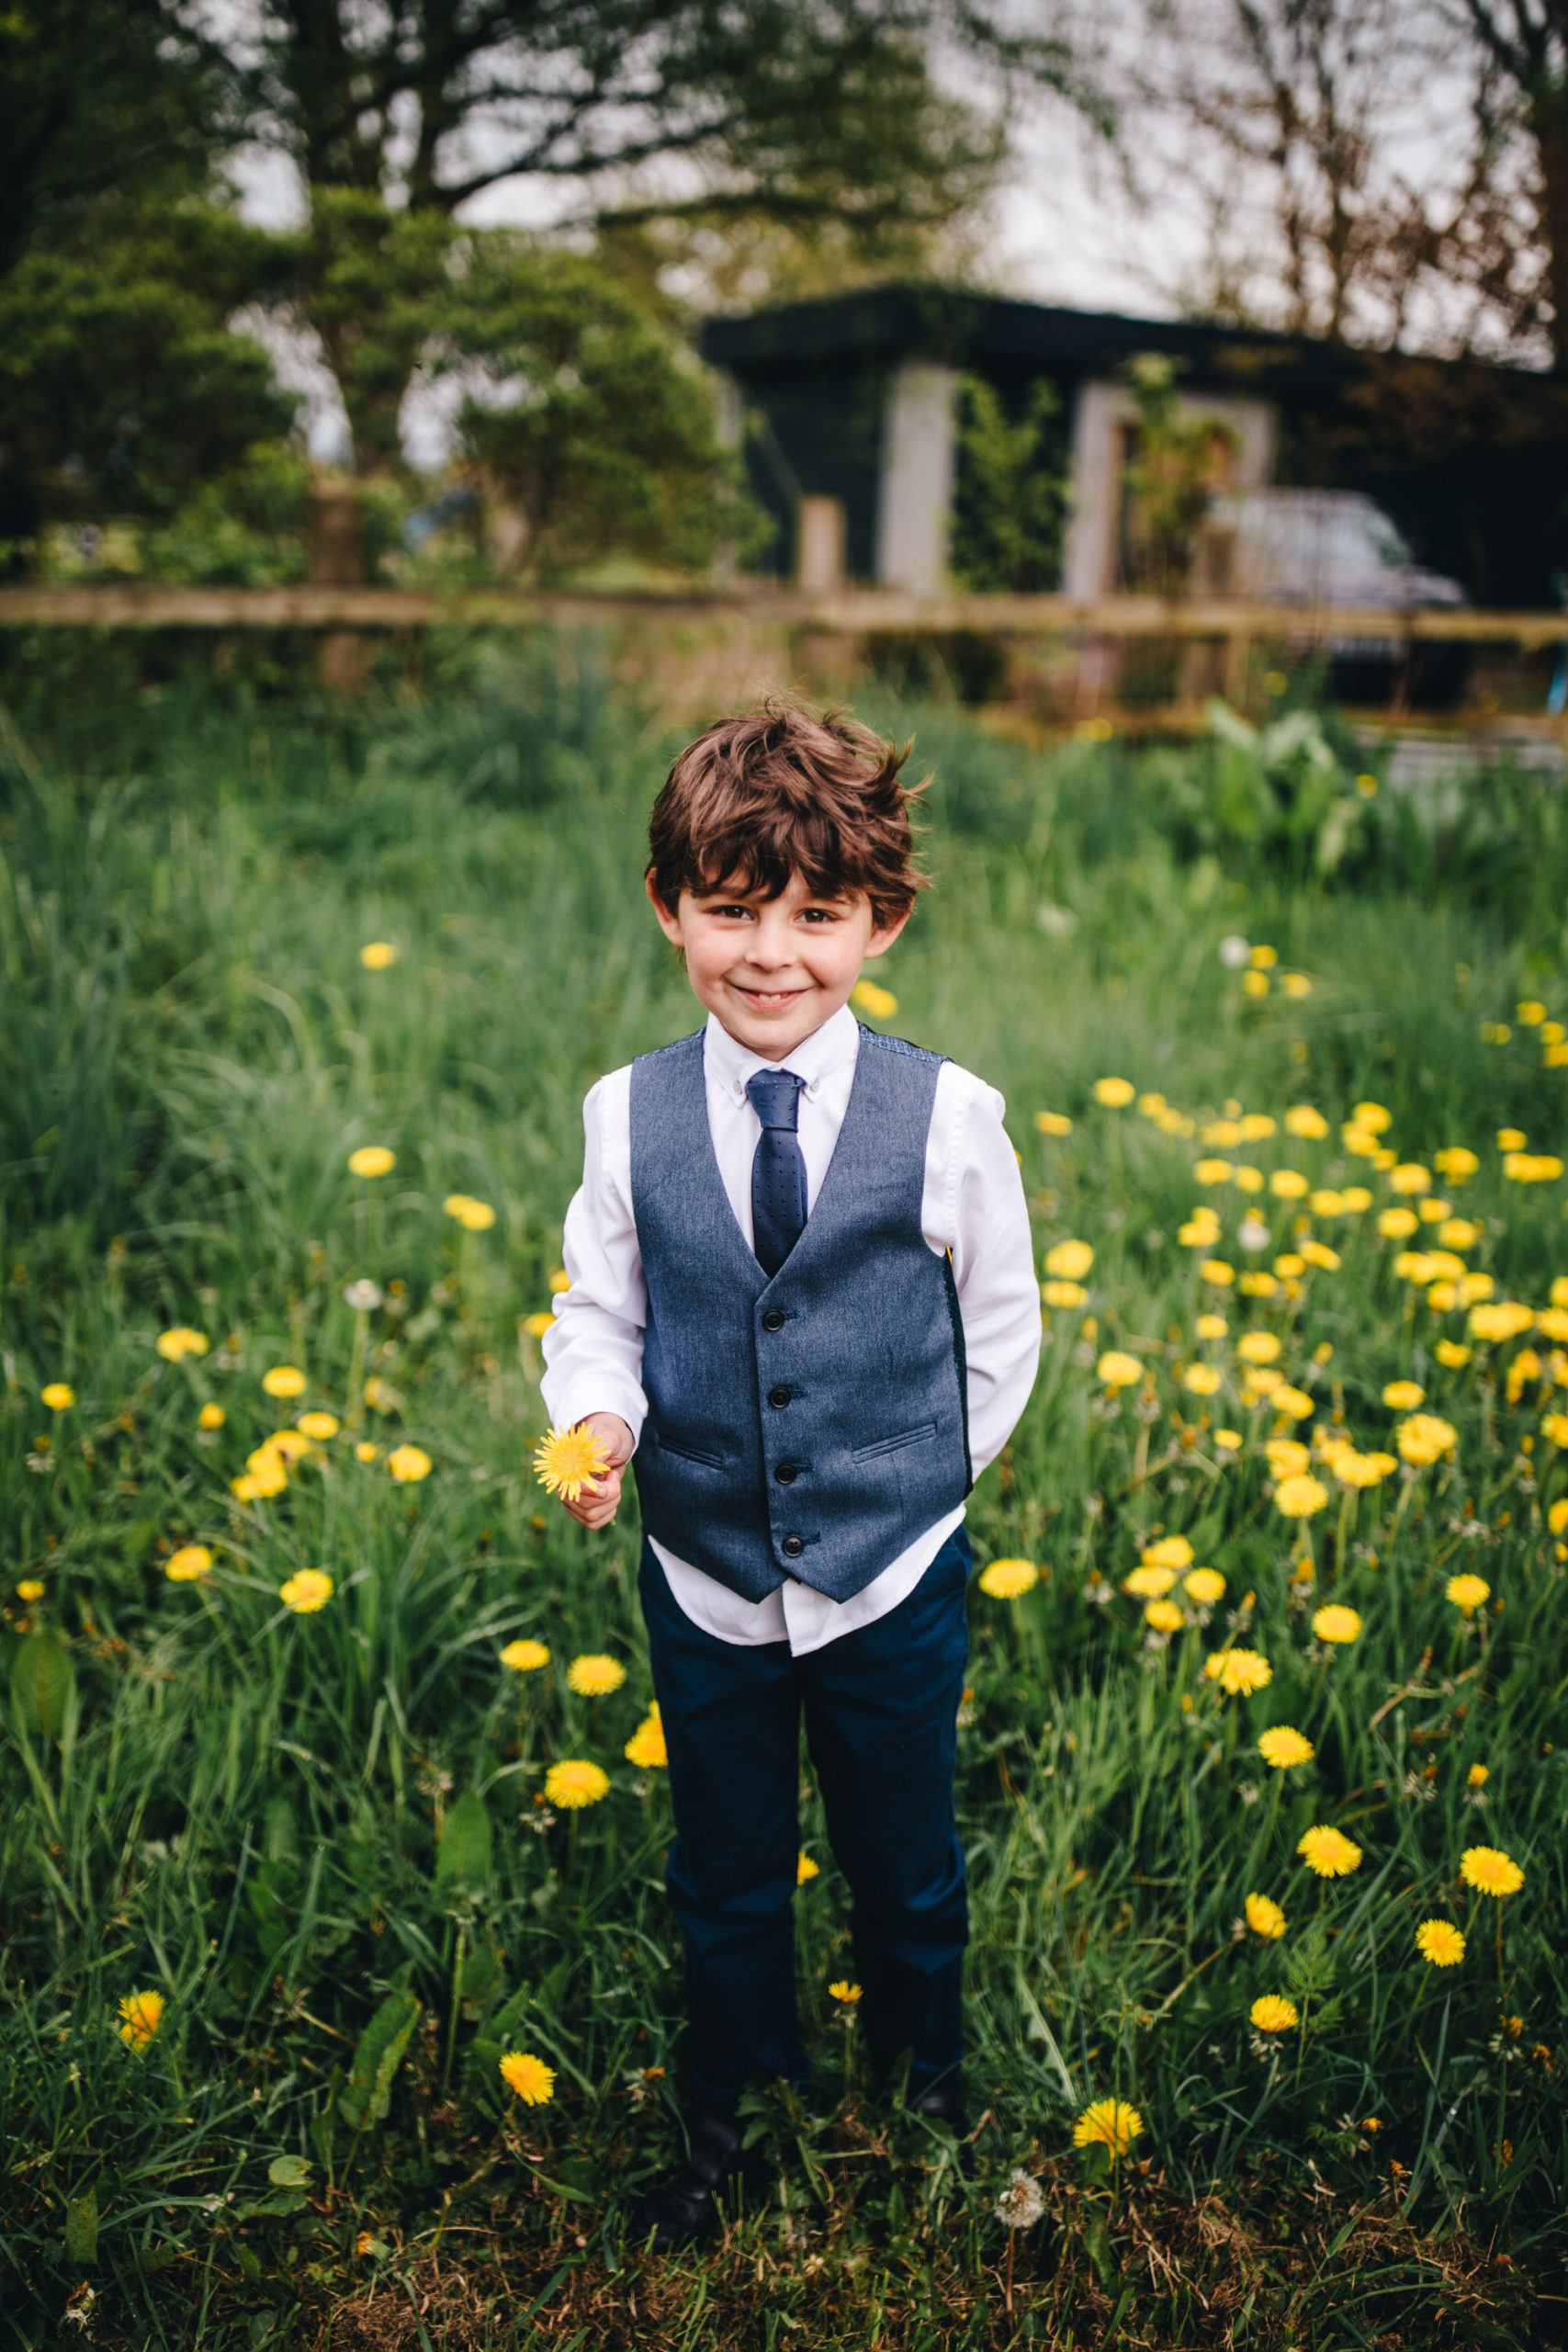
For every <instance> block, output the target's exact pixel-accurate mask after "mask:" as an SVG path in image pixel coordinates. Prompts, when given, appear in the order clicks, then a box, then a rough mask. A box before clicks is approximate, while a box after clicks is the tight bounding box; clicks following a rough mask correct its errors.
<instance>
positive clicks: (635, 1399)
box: [541, 1372, 648, 1453]
mask: <svg viewBox="0 0 1568 2352" xmlns="http://www.w3.org/2000/svg"><path fill="white" fill-rule="evenodd" d="M545 1387H548V1394H547V1395H546V1396H545V1409H546V1411H547V1413H548V1414H549V1417H550V1421H551V1424H552V1426H553V1427H554V1428H556V1429H563V1430H564V1429H570V1428H571V1427H572V1426H573V1424H574V1423H576V1422H578V1421H585V1420H586V1419H588V1416H589V1414H590V1413H618V1414H619V1415H620V1417H621V1419H622V1420H623V1421H625V1423H626V1427H627V1429H629V1430H630V1431H631V1433H632V1451H633V1452H634V1453H635V1452H636V1451H637V1440H638V1439H639V1438H640V1437H641V1435H642V1425H643V1422H644V1421H645V1420H646V1419H647V1418H648V1399H647V1397H645V1396H644V1395H643V1393H642V1390H641V1389H640V1388H639V1387H638V1386H637V1384H636V1382H635V1381H626V1382H623V1381H619V1380H617V1379H616V1378H615V1374H613V1373H604V1372H586V1373H577V1374H573V1375H572V1376H571V1377H570V1379H569V1380H567V1381H566V1382H565V1383H564V1384H563V1385H562V1386H561V1387H559V1388H556V1387H554V1386H553V1385H549V1384H548V1383H544V1384H541V1390H542V1392H543V1389H544V1388H545Z"/></svg>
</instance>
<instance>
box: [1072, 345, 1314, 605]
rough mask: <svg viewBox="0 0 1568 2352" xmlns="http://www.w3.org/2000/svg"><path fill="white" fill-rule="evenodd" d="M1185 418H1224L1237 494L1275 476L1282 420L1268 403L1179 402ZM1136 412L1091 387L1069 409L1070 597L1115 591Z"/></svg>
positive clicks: (1114, 392) (1103, 385)
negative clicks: (1125, 466)
mask: <svg viewBox="0 0 1568 2352" xmlns="http://www.w3.org/2000/svg"><path fill="white" fill-rule="evenodd" d="M1181 406H1182V407H1183V409H1185V410H1187V411H1188V412H1189V413H1191V414H1194V415H1201V416H1220V417H1224V421H1225V423H1226V424H1229V425H1232V426H1234V428H1235V433H1236V435H1237V439H1238V443H1239V447H1238V448H1237V452H1236V467H1235V487H1236V489H1237V490H1260V489H1261V488H1262V487H1263V486H1264V484H1265V483H1266V482H1267V481H1269V476H1270V474H1271V472H1272V470H1273V463H1274V449H1275V444H1276V441H1277V439H1278V431H1279V413H1278V410H1277V409H1276V407H1275V404H1274V402H1273V401H1264V400H1250V399H1244V398H1240V397H1238V396H1236V395H1235V394H1231V393H1214V394H1209V393H1203V392H1190V393H1184V394H1183V395H1182V396H1181ZM1137 416H1138V412H1137V408H1136V406H1135V404H1134V400H1133V396H1132V394H1131V393H1130V392H1129V391H1128V390H1127V387H1126V386H1125V385H1124V384H1118V383H1113V382H1107V381H1104V380H1098V381H1097V380H1092V379H1091V380H1090V381H1089V382H1087V383H1083V384H1080V385H1079V387H1078V391H1077V399H1076V401H1074V403H1073V426H1072V470H1071V488H1070V496H1071V507H1070V512H1069V515H1068V520H1067V543H1066V553H1065V556H1064V559H1063V563H1062V588H1063V593H1064V594H1066V595H1068V596H1084V597H1092V596H1108V595H1111V594H1113V593H1114V591H1115V589H1116V588H1117V586H1118V585H1119V582H1118V579H1117V571H1118V555H1119V548H1120V539H1121V526H1122V456H1123V451H1124V448H1125V446H1126V434H1127V429H1128V427H1129V426H1130V425H1134V424H1136V423H1137Z"/></svg>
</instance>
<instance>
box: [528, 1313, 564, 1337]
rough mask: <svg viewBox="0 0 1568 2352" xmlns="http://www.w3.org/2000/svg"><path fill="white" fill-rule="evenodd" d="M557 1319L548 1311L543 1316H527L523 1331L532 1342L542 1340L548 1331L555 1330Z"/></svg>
mask: <svg viewBox="0 0 1568 2352" xmlns="http://www.w3.org/2000/svg"><path fill="white" fill-rule="evenodd" d="M555 1319H556V1318H555V1317H554V1315H553V1314H550V1313H548V1312H546V1313H544V1314H542V1315H525V1317H523V1329H525V1331H526V1332H527V1334H528V1337H529V1338H530V1339H531V1340H542V1339H543V1338H544V1336H545V1333H546V1332H547V1331H549V1330H553V1329H554V1328H555Z"/></svg>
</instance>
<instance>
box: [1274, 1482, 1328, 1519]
mask: <svg viewBox="0 0 1568 2352" xmlns="http://www.w3.org/2000/svg"><path fill="white" fill-rule="evenodd" d="M1327 1500H1328V1489H1327V1487H1325V1485H1324V1483H1323V1481H1322V1479H1321V1478H1314V1477H1313V1476H1312V1475H1311V1473H1310V1472H1307V1471H1303V1472H1301V1473H1300V1474H1299V1476H1296V1477H1293V1478H1281V1479H1280V1483H1279V1485H1278V1486H1277V1487H1275V1489H1274V1508H1275V1510H1277V1511H1278V1512H1279V1514H1280V1518H1281V1519H1311V1517H1312V1516H1313V1514H1314V1511H1320V1510H1322V1509H1323V1506H1324V1504H1325V1502H1326V1501H1327Z"/></svg>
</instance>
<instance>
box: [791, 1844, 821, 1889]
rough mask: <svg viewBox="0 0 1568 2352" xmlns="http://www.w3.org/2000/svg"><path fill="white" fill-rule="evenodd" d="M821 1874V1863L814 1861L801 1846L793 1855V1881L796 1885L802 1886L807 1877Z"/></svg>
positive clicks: (818, 1876)
mask: <svg viewBox="0 0 1568 2352" xmlns="http://www.w3.org/2000/svg"><path fill="white" fill-rule="evenodd" d="M821 1875H822V1865H821V1863H820V1862H814V1861H813V1860H812V1859H811V1857H810V1855H809V1854H808V1853H807V1851H806V1849H805V1848H804V1847H803V1848H802V1849H801V1850H800V1852H799V1853H798V1854H797V1855H796V1856H795V1884H796V1886H804V1885H805V1884H806V1882H807V1879H812V1878H820V1877H821Z"/></svg>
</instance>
